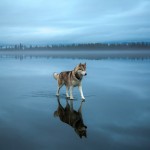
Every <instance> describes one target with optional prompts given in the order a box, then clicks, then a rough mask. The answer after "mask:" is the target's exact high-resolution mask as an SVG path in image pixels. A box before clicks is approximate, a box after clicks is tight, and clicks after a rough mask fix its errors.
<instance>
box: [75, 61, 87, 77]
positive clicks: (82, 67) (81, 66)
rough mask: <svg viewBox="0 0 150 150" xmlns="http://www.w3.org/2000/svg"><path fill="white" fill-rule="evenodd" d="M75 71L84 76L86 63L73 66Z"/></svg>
mask: <svg viewBox="0 0 150 150" xmlns="http://www.w3.org/2000/svg"><path fill="white" fill-rule="evenodd" d="M75 72H76V73H78V74H80V75H82V76H86V75H87V73H86V63H85V64H81V63H80V64H79V65H78V66H77V67H76V68H75Z"/></svg>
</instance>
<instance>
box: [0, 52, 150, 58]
mask: <svg viewBox="0 0 150 150" xmlns="http://www.w3.org/2000/svg"><path fill="white" fill-rule="evenodd" d="M3 57H14V58H20V59H23V58H26V57H31V58H32V57H47V58H73V59H76V58H80V59H107V58H126V59H136V58H137V59H145V58H146V59H149V58H150V50H99V51H98V50H91V51H89V50H88V51H86V50H80V51H79V50H78V51H76V50H70V51H69V50H0V58H3Z"/></svg>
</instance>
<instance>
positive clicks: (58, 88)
mask: <svg viewBox="0 0 150 150" xmlns="http://www.w3.org/2000/svg"><path fill="white" fill-rule="evenodd" d="M63 85H64V83H63V81H62V80H60V79H58V87H57V92H56V96H59V91H60V88H61V87H62V86H63Z"/></svg>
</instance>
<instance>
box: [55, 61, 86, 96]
mask: <svg viewBox="0 0 150 150" xmlns="http://www.w3.org/2000/svg"><path fill="white" fill-rule="evenodd" d="M86 75H87V73H86V63H85V64H81V63H80V64H79V65H77V66H76V67H75V68H74V70H72V71H64V72H61V73H59V74H58V73H54V74H53V76H54V78H55V79H56V80H57V82H58V88H57V92H56V96H59V91H60V88H61V87H62V86H63V85H65V86H66V97H67V98H70V99H74V98H73V94H72V91H73V88H74V87H76V86H78V88H79V92H80V95H81V98H82V99H85V97H84V95H83V91H82V82H81V81H82V79H83V76H86ZM69 90H70V96H69V94H68V91H69Z"/></svg>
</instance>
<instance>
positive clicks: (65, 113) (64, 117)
mask: <svg viewBox="0 0 150 150" xmlns="http://www.w3.org/2000/svg"><path fill="white" fill-rule="evenodd" d="M57 101H58V108H57V110H56V111H55V112H54V116H55V117H59V118H60V120H61V121H62V122H64V123H67V124H68V125H70V126H72V127H73V128H74V130H75V132H76V133H77V134H78V135H79V137H80V138H82V136H84V137H87V133H86V129H87V126H86V125H84V122H83V118H82V105H83V101H81V104H80V107H79V109H78V111H76V110H74V108H73V100H68V99H66V106H65V107H63V106H62V104H61V102H60V99H59V97H57ZM69 102H70V104H69Z"/></svg>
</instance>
